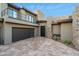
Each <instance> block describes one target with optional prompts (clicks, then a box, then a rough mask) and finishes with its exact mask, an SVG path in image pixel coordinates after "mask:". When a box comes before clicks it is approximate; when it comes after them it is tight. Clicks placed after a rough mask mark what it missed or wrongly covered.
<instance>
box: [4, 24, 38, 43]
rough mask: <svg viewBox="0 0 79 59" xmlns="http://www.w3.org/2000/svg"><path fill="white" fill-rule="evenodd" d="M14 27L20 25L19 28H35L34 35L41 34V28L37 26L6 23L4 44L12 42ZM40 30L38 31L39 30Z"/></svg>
mask: <svg viewBox="0 0 79 59" xmlns="http://www.w3.org/2000/svg"><path fill="white" fill-rule="evenodd" d="M12 27H19V28H34V29H35V30H34V36H35V37H36V36H37V34H38V36H39V31H38V30H39V29H37V27H36V26H28V25H19V24H11V23H5V25H4V35H3V36H4V44H10V43H12ZM37 31H38V32H37Z"/></svg>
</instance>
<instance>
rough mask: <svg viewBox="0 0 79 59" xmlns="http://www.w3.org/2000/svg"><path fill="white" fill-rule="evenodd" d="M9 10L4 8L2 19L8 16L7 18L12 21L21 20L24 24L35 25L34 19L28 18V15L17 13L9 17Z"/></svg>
mask: <svg viewBox="0 0 79 59" xmlns="http://www.w3.org/2000/svg"><path fill="white" fill-rule="evenodd" d="M8 10H9V8H6V9H4V10H3V11H2V12H1V17H4V16H6V15H7V16H8V17H9V18H13V19H16V20H22V21H26V22H30V23H36V19H35V18H33V17H32V18H31V19H30V18H29V16H30V15H25V14H21V13H18V12H17V14H13V15H9V12H8Z"/></svg>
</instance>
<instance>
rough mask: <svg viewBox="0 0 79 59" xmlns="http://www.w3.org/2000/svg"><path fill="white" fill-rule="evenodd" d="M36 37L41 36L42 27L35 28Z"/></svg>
mask: <svg viewBox="0 0 79 59" xmlns="http://www.w3.org/2000/svg"><path fill="white" fill-rule="evenodd" d="M34 35H35V37H39V36H40V27H39V26H38V27H36V28H35V34H34Z"/></svg>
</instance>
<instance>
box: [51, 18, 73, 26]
mask: <svg viewBox="0 0 79 59" xmlns="http://www.w3.org/2000/svg"><path fill="white" fill-rule="evenodd" d="M62 23H72V19H70V20H68V21H60V22H57V23H52V25H59V24H62Z"/></svg>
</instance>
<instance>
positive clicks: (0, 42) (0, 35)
mask: <svg viewBox="0 0 79 59" xmlns="http://www.w3.org/2000/svg"><path fill="white" fill-rule="evenodd" d="M0 44H1V28H0Z"/></svg>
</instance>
